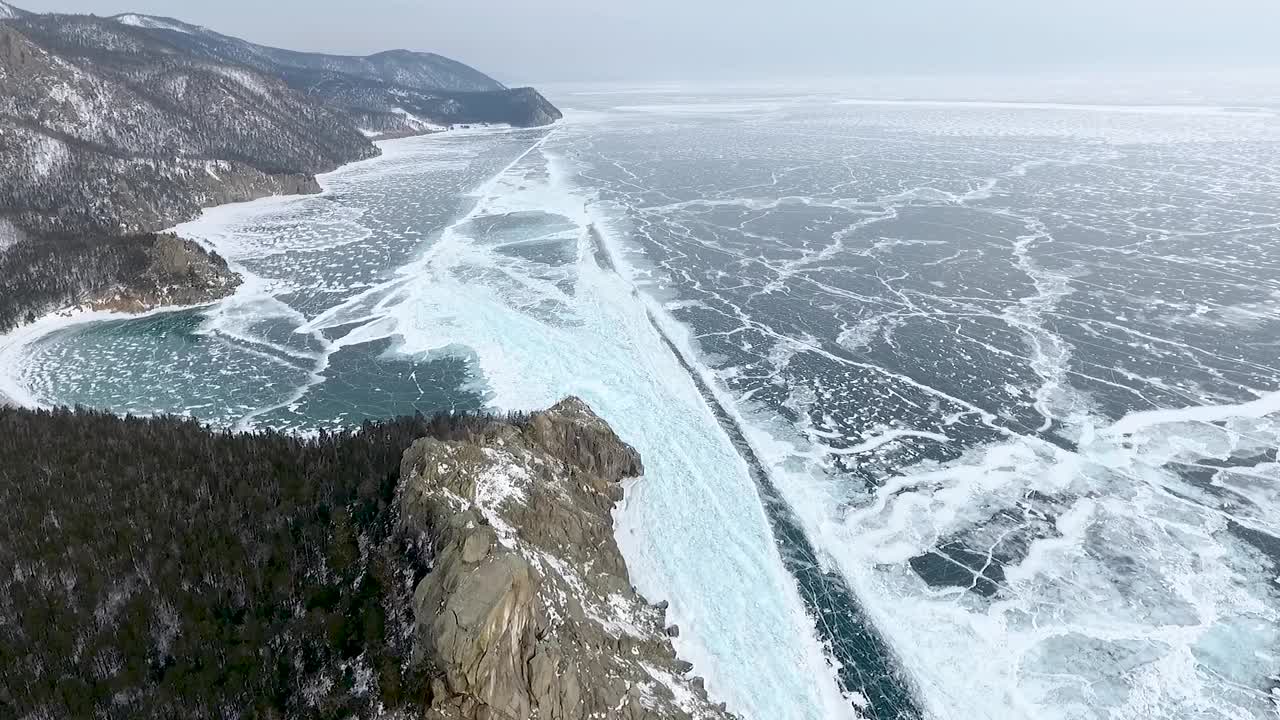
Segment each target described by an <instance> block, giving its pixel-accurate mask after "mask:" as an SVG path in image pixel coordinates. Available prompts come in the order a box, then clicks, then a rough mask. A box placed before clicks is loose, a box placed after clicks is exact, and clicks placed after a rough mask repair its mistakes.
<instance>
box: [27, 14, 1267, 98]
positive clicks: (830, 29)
mask: <svg viewBox="0 0 1280 720" xmlns="http://www.w3.org/2000/svg"><path fill="white" fill-rule="evenodd" d="M14 4H16V5H19V6H21V7H26V8H27V9H29V10H35V11H41V12H48V11H63V12H84V13H88V12H92V13H96V14H99V15H109V14H115V13H118V12H125V11H135V12H144V13H149V14H158V15H168V16H171V17H177V18H179V19H182V20H187V21H189V22H194V23H197V24H200V25H205V26H207V27H210V28H213V29H215V30H218V31H220V32H224V33H227V34H230V35H236V36H240V37H244V38H246V39H249V40H253V41H256V42H260V43H265V44H269V45H278V46H282V47H289V48H294V49H307V50H323V51H328V52H342V53H359V54H364V53H368V52H373V51H377V50H383V49H389V48H399V47H403V48H409V49H413V50H430V51H434V52H439V53H441V54H444V55H448V56H450V57H453V58H456V59H458V60H462V61H463V62H466V63H468V64H471V65H474V66H476V67H477V68H479V69H480V70H483V71H485V72H488V73H489V74H491V75H494V76H495V77H497V78H498V79H500V80H503V81H504V82H508V83H526V82H527V83H545V82H559V81H576V80H584V81H585V80H633V81H656V80H686V81H698V80H725V79H731V80H747V81H750V80H777V79H785V78H788V77H814V76H826V77H840V76H851V75H858V74H885V73H894V72H910V73H918V72H922V71H924V72H949V73H969V72H989V71H992V70H1035V69H1039V68H1054V69H1062V68H1099V67H1102V68H1105V67H1118V68H1151V67H1160V66H1176V67H1215V68H1221V67H1271V66H1277V65H1280V39H1278V38H1280V0H1052V1H1050V0H863V1H860V0H628V1H619V0H451V1H449V2H440V1H438V0H28V1H27V2H22V0H14Z"/></svg>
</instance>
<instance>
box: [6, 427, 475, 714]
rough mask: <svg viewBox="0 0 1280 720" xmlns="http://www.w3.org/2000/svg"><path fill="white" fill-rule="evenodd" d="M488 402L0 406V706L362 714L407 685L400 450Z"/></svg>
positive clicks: (444, 433)
mask: <svg viewBox="0 0 1280 720" xmlns="http://www.w3.org/2000/svg"><path fill="white" fill-rule="evenodd" d="M487 422H488V420H487V419H486V418H475V417H440V418H436V419H434V420H426V419H423V418H420V417H419V418H403V419H399V420H393V421H388V422H385V423H378V424H366V425H365V426H364V427H363V428H361V429H360V430H358V431H356V432H352V433H344V434H340V435H330V434H322V435H320V436H318V437H315V438H311V439H301V438H297V437H289V436H285V435H279V434H274V433H263V434H253V435H232V434H229V433H215V432H211V431H209V430H206V429H205V428H203V427H201V426H200V425H199V424H197V423H196V422H194V421H190V420H180V419H175V418H156V419H145V420H144V419H135V418H119V417H115V416H111V415H106V414H99V413H93V412H87V411H78V412H71V411H65V410H63V411H57V412H32V411H27V410H17V409H4V408H0V458H3V462H0V567H2V568H4V572H3V573H0V717H5V718H121V719H122V720H123V719H125V718H128V719H129V720H135V719H137V718H178V717H184V718H214V717H217V718H271V717H276V718H280V717H285V716H288V717H313V718H349V717H352V716H359V717H371V716H374V715H377V714H378V712H377V710H378V708H379V707H382V708H383V709H384V710H392V709H394V708H396V707H398V706H400V705H401V704H403V703H421V702H422V700H423V697H424V692H425V688H424V687H423V678H424V677H426V676H427V673H428V672H429V670H430V669H429V668H424V667H418V666H414V665H413V664H412V663H411V662H410V658H411V646H412V637H411V632H410V631H411V625H412V622H413V617H412V610H411V603H410V602H409V598H410V595H411V594H412V588H413V587H414V583H415V582H416V581H417V580H418V579H420V578H421V577H422V575H423V574H424V573H425V572H426V570H427V567H428V564H429V563H430V562H431V557H430V556H429V555H430V550H429V547H430V543H429V538H426V537H423V536H420V535H415V536H411V535H409V534H405V533H403V532H401V531H399V530H398V523H397V512H398V511H397V504H396V502H395V493H396V489H397V486H398V482H399V474H400V463H401V456H402V454H403V453H404V451H405V450H406V449H407V448H408V447H409V446H410V445H411V444H412V442H413V441H414V440H415V439H417V438H419V437H422V436H425V435H431V436H434V437H438V438H445V439H449V438H460V437H466V436H467V435H468V434H469V433H470V432H472V431H473V430H476V429H478V428H481V427H483V425H484V424H485V423H487Z"/></svg>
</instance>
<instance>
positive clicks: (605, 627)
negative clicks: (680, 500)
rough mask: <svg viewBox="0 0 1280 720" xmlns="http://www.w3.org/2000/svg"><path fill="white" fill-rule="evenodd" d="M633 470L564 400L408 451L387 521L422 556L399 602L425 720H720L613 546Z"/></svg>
mask: <svg viewBox="0 0 1280 720" xmlns="http://www.w3.org/2000/svg"><path fill="white" fill-rule="evenodd" d="M642 472H643V467H642V465H641V460H640V456H639V455H638V454H637V453H636V451H635V450H634V449H632V448H631V447H630V446H628V445H626V444H625V443H623V442H622V441H621V440H620V439H618V437H617V436H616V435H615V434H614V433H613V431H612V430H611V429H610V428H609V426H608V425H607V424H605V422H604V421H603V420H601V419H600V418H598V417H597V416H596V415H595V414H594V413H592V411H591V410H590V408H588V407H587V406H586V404H585V403H583V402H582V401H581V400H578V399H576V398H570V399H568V400H565V401H564V402H561V403H560V404H558V405H556V406H555V407H553V408H551V409H550V410H548V411H546V412H542V413H537V414H534V415H532V416H530V417H528V418H527V419H524V420H522V421H521V422H518V423H501V422H497V423H493V424H490V425H488V426H486V427H484V428H483V429H481V430H479V431H478V432H476V433H475V434H474V435H472V436H471V437H470V438H468V439H467V440H466V441H464V442H442V441H440V440H436V439H424V440H421V441H419V442H418V443H416V444H415V445H414V446H413V447H412V448H411V449H410V450H409V452H408V453H406V455H405V458H404V465H403V469H402V471H401V476H402V477H403V478H404V482H405V485H404V487H403V490H402V493H403V494H402V497H401V507H402V511H401V516H400V519H401V523H402V524H403V525H404V527H406V528H407V529H408V530H410V531H418V532H421V533H422V536H423V538H424V542H430V543H431V544H432V551H433V554H434V557H435V558H436V559H435V562H434V566H433V569H432V571H431V572H430V573H429V574H427V576H426V577H425V578H424V579H423V580H422V581H421V582H420V583H419V584H418V586H417V588H416V590H415V592H414V598H413V604H414V616H415V621H416V626H415V629H414V638H415V641H414V653H415V657H417V658H419V659H421V660H424V661H426V662H427V663H428V664H429V665H430V666H431V667H433V668H435V670H436V676H435V677H433V678H432V680H431V685H430V687H431V691H430V699H429V711H428V713H427V717H428V718H433V719H439V720H446V719H447V720H453V719H463V718H466V719H470V718H475V719H476V720H488V719H489V718H493V719H497V718H531V717H540V718H556V719H560V718H564V719H566V720H568V719H574V720H579V719H582V720H585V719H586V718H623V719H626V720H659V719H667V718H670V719H678V718H708V719H709V718H725V717H728V715H727V714H726V713H725V712H724V709H723V708H722V707H716V706H713V705H712V704H711V703H710V702H709V701H708V700H707V696H706V693H705V690H704V688H703V686H702V681H701V679H700V678H696V677H695V678H690V677H688V676H687V674H688V672H689V670H690V666H689V664H688V663H684V662H682V661H680V660H679V659H677V658H676V654H675V651H674V650H673V648H672V645H671V637H672V636H674V635H677V634H678V633H679V629H678V628H676V627H674V626H668V625H667V624H666V623H665V617H664V616H665V613H664V608H663V607H660V606H653V605H650V604H648V603H647V602H646V601H645V600H644V599H643V598H641V597H640V596H639V595H637V594H636V592H635V590H634V589H633V587H632V585H631V583H630V580H629V578H628V575H627V568H626V563H625V562H624V561H623V558H622V555H621V553H620V552H619V550H618V546H617V543H616V542H615V541H614V537H613V519H612V513H613V510H614V507H615V505H616V503H617V502H618V501H619V500H621V499H622V495H623V488H622V484H621V483H622V481H624V480H626V479H628V478H634V477H638V476H639V475H640V474H641V473H642ZM424 528H432V529H434V534H428V533H426V532H425V531H424V530H423V529H424Z"/></svg>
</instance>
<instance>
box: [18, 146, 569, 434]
mask: <svg viewBox="0 0 1280 720" xmlns="http://www.w3.org/2000/svg"><path fill="white" fill-rule="evenodd" d="M540 127H541V128H547V127H554V125H545V126H540ZM536 129H540V128H518V127H513V126H505V127H502V126H484V127H469V128H459V129H457V130H445V131H443V132H431V133H420V134H417V135H410V136H406V137H397V138H386V139H380V140H375V141H373V144H374V145H375V146H376V147H377V148H378V150H379V154H378V155H376V156H375V157H371V158H365V159H363V160H355V161H352V162H349V163H346V164H344V165H340V166H338V167H336V168H334V169H333V170H330V171H329V172H326V173H321V174H318V175H316V176H314V179H315V181H316V183H317V184H318V185H319V186H320V192H318V193H291V194H287V195H265V196H263V197H260V198H254V199H253V200H244V201H241V202H233V203H223V204H220V205H210V206H208V207H204V208H201V209H200V214H198V215H196V216H195V217H192V218H189V219H187V220H184V221H182V222H180V223H177V224H175V225H173V226H172V227H169V228H167V229H165V230H161V231H160V232H162V233H173V234H174V235H176V236H178V237H179V238H182V239H183V240H191V241H192V242H195V243H197V244H199V245H200V246H201V247H203V248H205V249H206V250H212V251H214V252H217V253H218V254H219V255H221V256H222V257H223V258H224V259H226V260H227V264H228V266H229V267H230V268H231V270H232V271H233V272H234V273H236V275H238V276H240V278H241V279H242V280H243V281H244V282H243V283H242V284H241V285H240V287H238V288H236V290H235V292H233V293H232V294H231V295H228V296H227V297H225V298H221V299H218V300H214V301H212V302H208V303H199V304H195V305H163V306H159V307H154V308H150V309H148V310H145V311H143V312H138V313H130V312H117V311H106V310H92V309H89V308H87V307H84V306H71V307H64V308H61V309H58V310H54V311H52V312H49V313H46V314H44V315H41V316H40V317H38V318H37V319H36V321H35V322H32V323H27V324H26V325H22V326H19V327H16V328H14V329H12V330H10V331H9V332H7V333H3V334H0V407H4V406H6V405H9V406H13V407H25V408H31V409H48V408H51V407H53V406H52V405H48V404H45V403H42V402H39V401H38V400H37V399H36V397H35V396H34V395H33V394H32V393H31V391H30V390H29V389H28V388H26V387H25V386H23V385H22V384H21V381H20V380H19V379H18V376H19V372H18V369H19V367H20V364H21V352H22V350H23V348H25V347H27V346H28V345H30V344H32V343H34V342H36V341H38V340H40V339H42V338H44V337H47V336H48V335H51V334H53V333H55V332H59V331H61V330H66V329H68V328H72V327H76V326H78V325H84V324H87V323H94V322H109V321H113V320H137V319H141V318H146V317H150V316H153V315H162V314H167V313H176V312H186V311H189V310H196V309H200V308H209V307H214V306H215V305H218V304H220V303H223V302H226V301H229V300H232V299H233V298H236V297H242V296H243V295H244V294H245V293H246V292H249V291H251V289H252V288H255V287H260V286H259V285H258V284H257V283H254V282H252V281H253V280H254V279H256V278H255V277H254V276H253V275H252V273H247V271H246V270H245V269H244V267H243V266H241V265H240V264H239V263H237V262H235V261H234V260H232V259H230V258H229V257H227V254H226V253H225V252H224V249H225V248H220V247H218V246H217V244H216V243H211V242H208V241H206V240H203V239H199V238H191V237H188V236H186V235H184V234H183V232H182V229H183V228H184V227H185V226H187V225H190V224H191V223H194V222H198V221H199V220H200V219H201V218H203V217H204V216H205V214H206V213H209V212H212V211H218V210H223V211H225V210H226V209H228V208H234V207H239V206H248V205H253V204H255V203H256V204H266V203H285V202H296V201H300V200H303V199H306V198H316V197H324V196H325V195H328V194H330V193H332V192H333V191H332V188H331V187H329V186H328V185H327V183H326V182H325V180H326V178H328V177H330V176H332V175H334V174H336V173H340V172H347V171H350V170H352V169H354V168H358V167H360V166H362V165H366V164H372V163H376V162H380V161H385V160H389V159H393V158H395V157H396V155H397V154H398V153H397V152H396V148H397V146H401V145H407V144H408V143H411V142H413V141H415V140H420V139H422V138H431V137H445V136H452V135H478V134H487V133H507V132H518V131H521V130H536Z"/></svg>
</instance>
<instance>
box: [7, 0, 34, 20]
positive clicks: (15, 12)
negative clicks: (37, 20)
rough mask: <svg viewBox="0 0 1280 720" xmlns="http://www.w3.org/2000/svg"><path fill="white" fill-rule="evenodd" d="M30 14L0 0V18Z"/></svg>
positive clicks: (9, 18) (8, 18) (10, 18)
mask: <svg viewBox="0 0 1280 720" xmlns="http://www.w3.org/2000/svg"><path fill="white" fill-rule="evenodd" d="M30 14H31V13H29V12H27V11H26V10H23V9H22V8H16V7H14V6H12V5H10V4H9V3H6V2H0V20H12V19H13V18H20V17H25V16H27V15H30Z"/></svg>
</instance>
